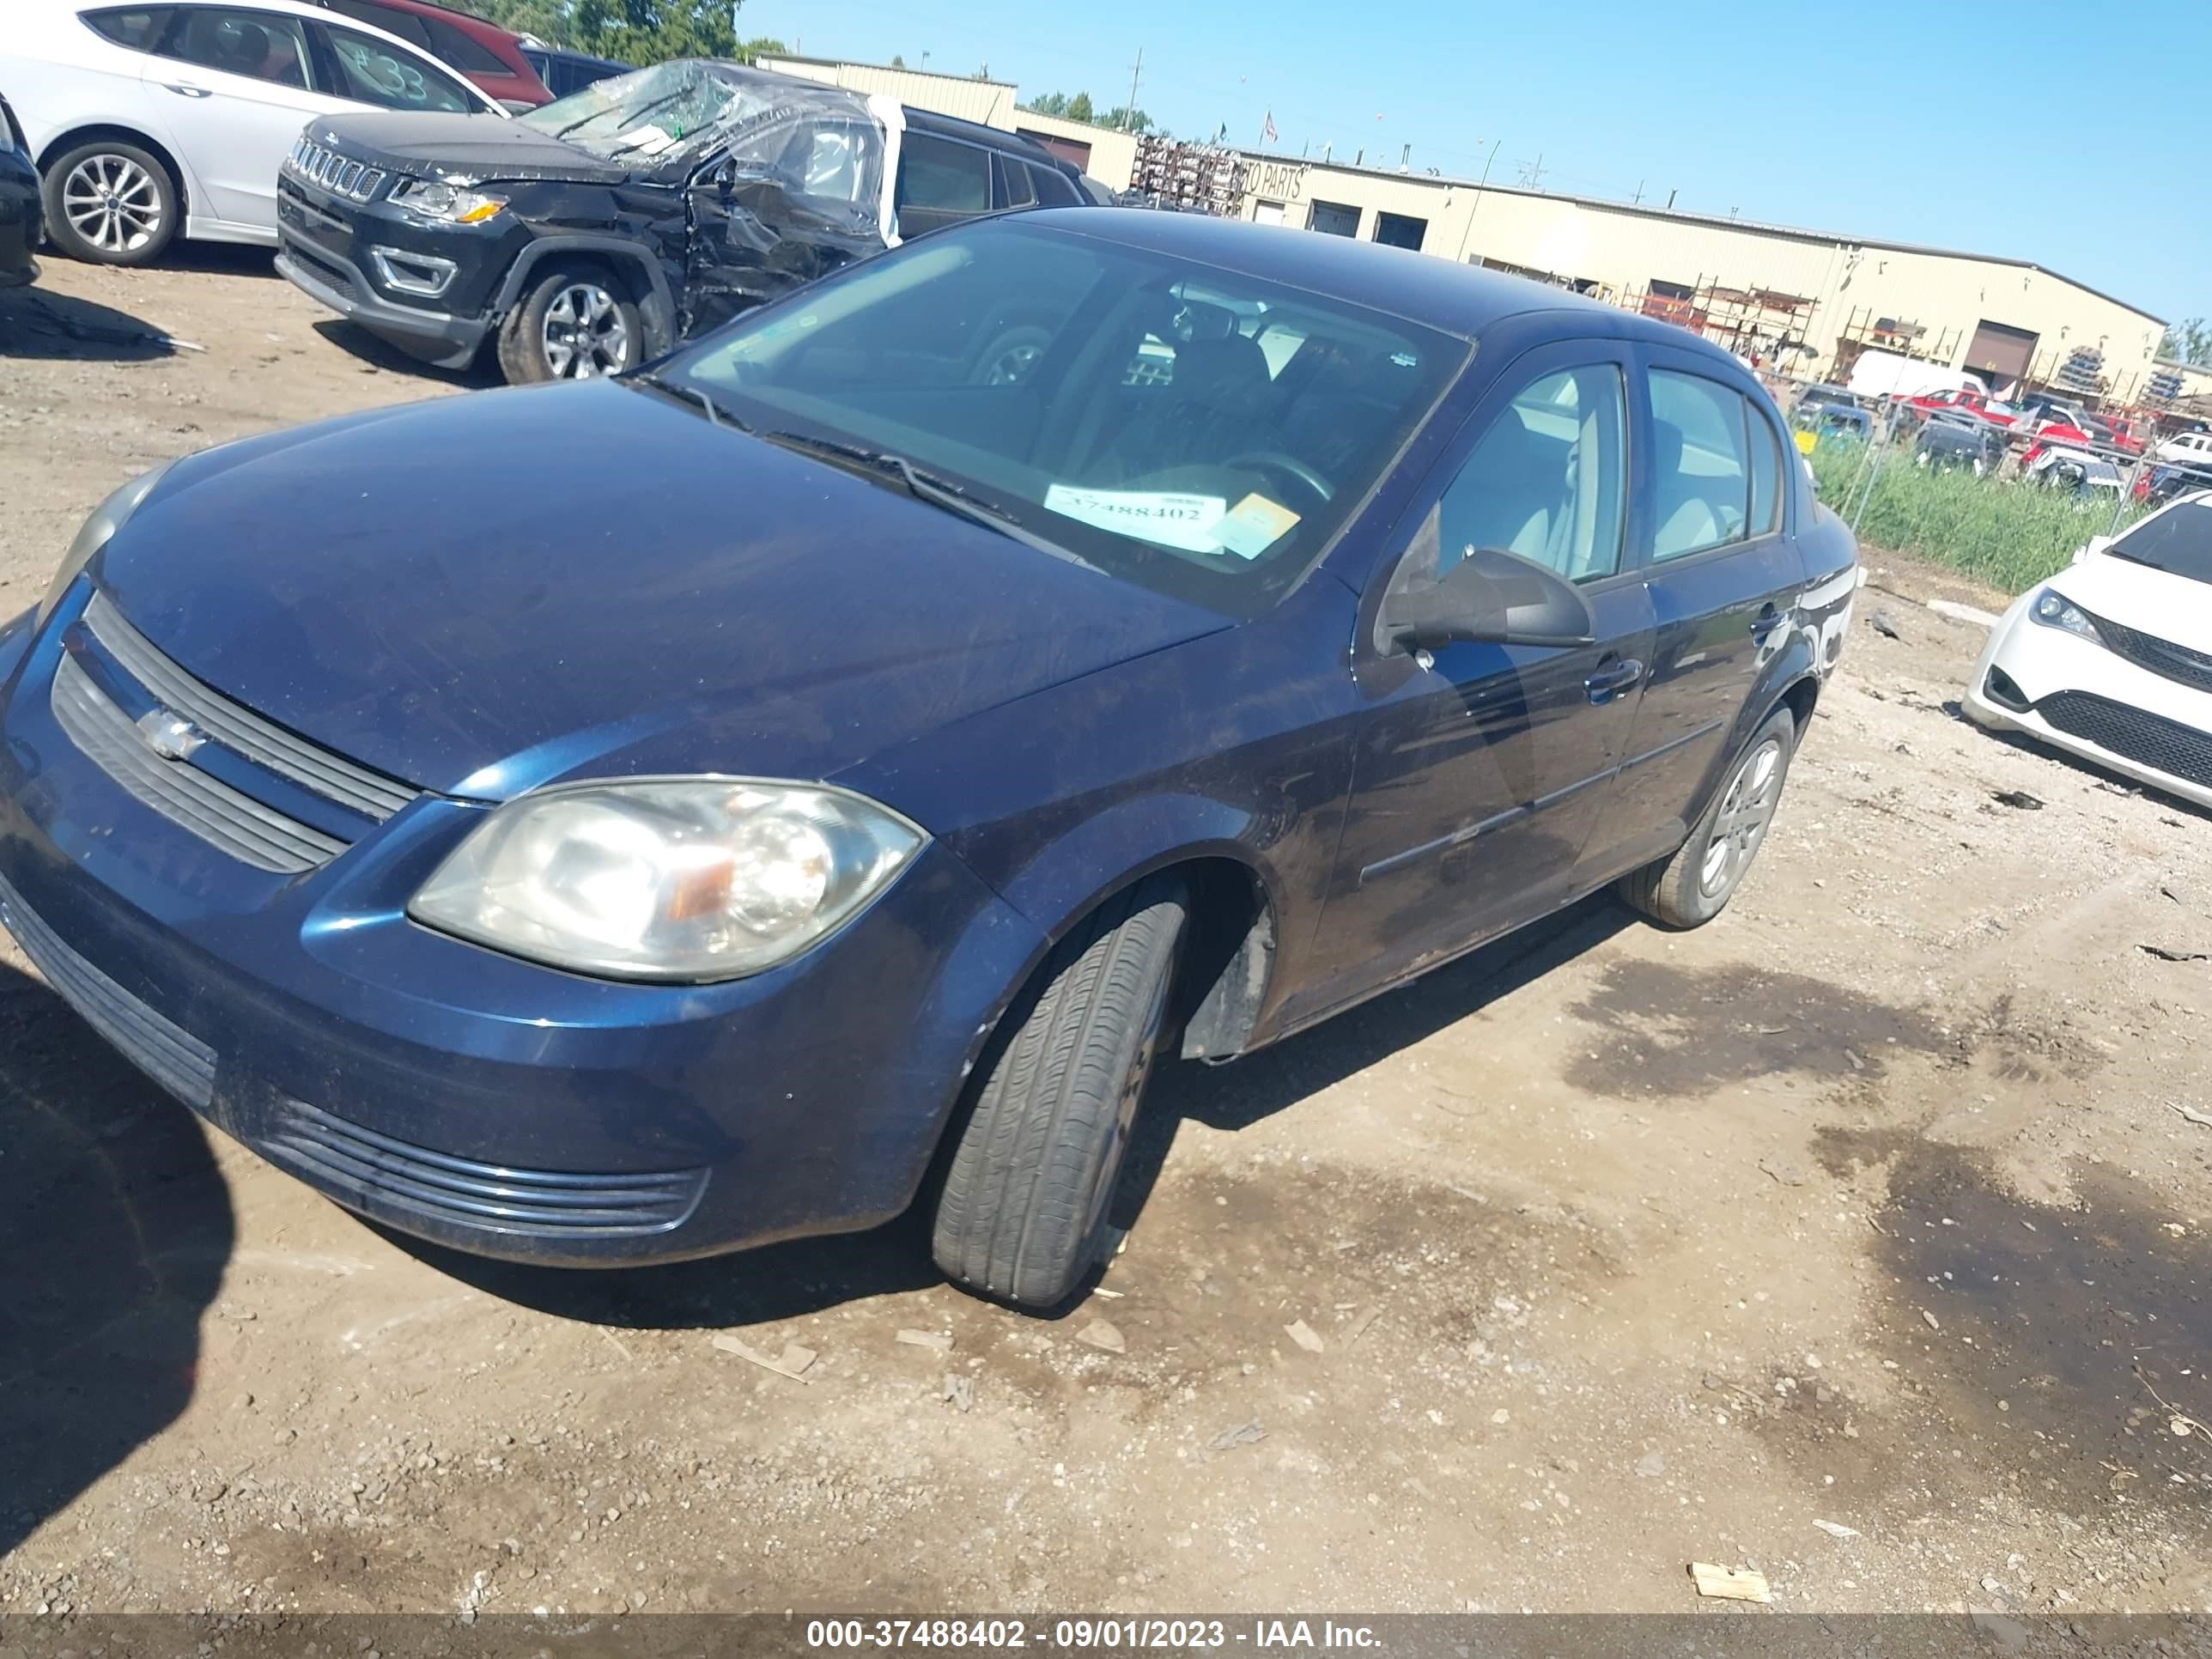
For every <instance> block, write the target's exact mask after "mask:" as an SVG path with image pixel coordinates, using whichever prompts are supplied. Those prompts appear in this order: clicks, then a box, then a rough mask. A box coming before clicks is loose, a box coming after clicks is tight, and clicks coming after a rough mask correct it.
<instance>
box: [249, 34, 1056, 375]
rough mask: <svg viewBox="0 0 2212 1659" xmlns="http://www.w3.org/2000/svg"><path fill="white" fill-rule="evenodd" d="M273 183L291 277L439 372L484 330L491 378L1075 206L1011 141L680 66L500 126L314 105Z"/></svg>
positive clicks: (703, 319)
mask: <svg viewBox="0 0 2212 1659" xmlns="http://www.w3.org/2000/svg"><path fill="white" fill-rule="evenodd" d="M276 188H277V196H276V214H277V237H278V240H279V244H280V248H279V252H278V253H277V256H276V268H277V269H278V270H281V271H283V273H284V275H285V276H289V278H291V280H292V281H293V282H294V283H296V284H298V286H299V287H301V289H305V290H306V291H307V293H309V294H311V295H313V296H314V297H315V298H316V299H318V300H319V301H322V302H323V303H324V304H325V305H327V306H329V307H331V309H333V310H335V311H337V312H340V313H343V314H344V315H345V316H347V317H349V318H350V319H353V320H354V321H355V322H356V323H359V324H361V325H362V326H363V327H364V328H367V329H369V330H371V331H374V333H377V334H379V335H381V336H383V337H385V338H386V339H389V340H391V341H392V342H394V343H397V344H398V345H399V346H401V347H402V348H404V349H406V350H407V351H409V352H410V353H412V354H413V355H415V356H418V357H422V358H423V359H425V360H427V361H428V362H434V363H438V364H441V365H443V366H445V367H447V368H459V367H461V366H463V365H465V364H466V363H468V362H471V361H472V360H473V359H474V358H475V356H476V355H477V351H478V349H480V348H481V347H482V346H483V342H484V340H485V339H486V338H487V337H493V338H495V339H496V341H497V350H498V356H499V364H500V368H501V370H502V371H503V372H504V373H505V374H506V376H507V379H508V380H513V381H524V380H555V379H562V378H570V379H578V380H582V379H588V378H591V377H592V376H595V375H600V374H613V373H615V372H617V371H618V370H621V369H624V368H631V367H634V366H635V364H637V363H640V362H643V361H644V360H645V359H647V358H648V357H653V356H659V354H660V353H662V352H664V351H666V350H668V349H670V348H671V347H672V346H674V345H675V344H676V343H678V341H681V340H683V339H685V338H687V337H690V336H691V335H693V334H695V333H697V332H698V331H701V330H702V329H707V328H711V327H713V326H714V325H716V324H718V323H721V322H724V321H726V320H727V319H729V318H731V317H733V316H735V315H736V314H737V313H739V312H741V311H744V310H745V309H747V308H749V307H752V306H755V305H757V304H759V303H760V302H761V301H763V300H767V299H770V298H773V297H774V296H775V295H779V294H781V293H783V292H785V291H786V290H787V289H791V288H793V287H796V286H797V285H798V284H799V283H805V282H808V281H811V279H813V278H814V277H817V276H822V275H823V274H824V273H826V272H828V271H830V270H835V269H836V268H837V267H838V266H839V265H842V264H846V263H848V261H850V260H854V259H858V258H865V257H866V256H867V255H868V254H871V253H875V252H881V251H882V250H883V249H884V248H886V247H892V246H896V245H897V244H898V242H899V241H900V240H902V237H907V236H912V235H914V234H916V233H918V232H920V231H922V230H925V229H933V228H936V227H937V226H939V225H943V224H948V223H951V222H953V221H955V220H957V219H964V218H969V217H973V216H975V215H978V214H982V213H989V212H994V211H999V210H1006V209H1013V208H1026V207H1037V206H1058V205H1066V206H1073V205H1075V204H1078V203H1079V200H1080V199H1081V197H1080V196H1079V192H1078V190H1077V187H1076V184H1075V181H1074V180H1073V179H1072V178H1071V177H1070V176H1069V173H1068V172H1067V170H1066V168H1065V167H1063V166H1062V165H1061V164H1060V162H1058V161H1054V159H1053V157H1052V156H1051V155H1048V154H1047V153H1046V152H1045V151H1044V150H1043V149H1042V148H1040V147H1039V146H1037V145H1036V144H1033V143H1030V141H1029V140H1027V139H1025V138H1018V137H1015V136H1014V135H1012V133H1006V132H1000V131H996V130H995V129H994V128H990V127H985V126H979V125H975V124H974V123H972V122H968V121H959V120H955V119H952V118H950V117H947V116H942V115H934V114H931V113H928V112H925V111H921V110H915V109H910V108H908V107H907V106H903V105H901V104H899V103H897V102H896V101H894V100H890V99H886V98H882V97H868V96H864V95H862V94H859V93H854V92H848V91H845V90H843V89H842V88H836V87H825V86H819V85H817V84H816V83H814V82H811V81H800V80H795V79H793V78H791V77H789V76H781V75H770V74H768V73H766V72H764V71H762V70H751V69H747V68H744V67H743V66H742V65H739V64H730V63H724V62H721V61H719V60H709V59H700V58H681V59H678V60H676V61H674V62H672V63H666V64H656V65H654V66H653V68H651V69H645V70H637V71H636V72H635V73H634V74H630V75H623V76H617V77H615V78H614V79H612V80H608V81H602V82H599V83H598V84H596V85H594V86H591V87H587V88H585V89H584V90H583V91H581V92H579V93H576V94H573V95H571V96H569V97H567V98H562V99H557V100H555V101H554V102H552V103H550V104H547V105H545V106H544V107H542V108H540V109H537V110H533V111H532V112H530V113H528V114H526V115H524V116H521V117H519V118H516V119H513V120H505V119H501V118H500V117H498V116H495V115H433V114H415V113H401V112H377V113H373V114H359V115H341V116H333V117H328V118H323V119H320V120H318V121H315V122H313V123H311V124H309V125H308V127H307V131H305V132H304V133H302V134H301V138H300V142H299V143H298V144H297V145H296V146H295V148H294V149H293V152H292V154H291V155H290V157H289V159H288V160H287V161H285V163H284V166H283V171H282V173H280V174H279V176H278V179H277V186H276Z"/></svg>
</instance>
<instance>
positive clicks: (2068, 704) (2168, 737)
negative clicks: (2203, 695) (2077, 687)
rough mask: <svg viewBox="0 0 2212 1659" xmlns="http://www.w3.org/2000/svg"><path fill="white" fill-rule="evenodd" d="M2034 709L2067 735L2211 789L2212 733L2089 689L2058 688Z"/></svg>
mask: <svg viewBox="0 0 2212 1659" xmlns="http://www.w3.org/2000/svg"><path fill="white" fill-rule="evenodd" d="M2035 712H2036V713H2037V714H2040V715H2042V716H2043V718H2044V719H2045V720H2049V721H2050V722H2051V725H2052V726H2054V727H2056V728H2057V730H2059V731H2061V732H2065V733H2066V734H2067V735H2068V736H2069V737H2075V738H2081V740H2082V741H2083V742H2085V743H2093V744H2096V745H2097V747H2098V748H2100V749H2102V750H2107V751H2109V752H2110V753H2112V754H2115V755H2118V756H2119V757H2121V758H2122V759H2123V760H2130V761H2133V762H2134V763H2136V765H2138V766H2148V767H2149V768H2151V769H2153V770H2154V771H2159V772H2164V773H2166V774H2167V775H2170V776H2172V777H2177V778H2182V779H2185V780H2186V781H2189V782H2191V783H2193V784H2196V785H2197V786H2199V787H2203V788H2207V789H2212V735H2209V734H2207V733H2205V732H2199V731H2197V729H2196V728H2195V727H2193V726H2184V725H2182V724H2181V723H2180V722H2179V720H2166V719H2165V718H2163V717H2162V716H2160V715H2157V714H2147V713H2145V712H2144V711H2143V710H2142V709H2140V708H2130V707H2128V705H2127V704H2125V703H2124V702H2113V701H2112V699H2111V698H2109V697H2100V696H2093V695H2091V694H2090V693H2089V692H2087V691H2060V692H2057V693H2055V694H2053V695H2052V696H2048V697H2045V699H2044V700H2043V701H2042V702H2039V703H2038V704H2036V706H2035Z"/></svg>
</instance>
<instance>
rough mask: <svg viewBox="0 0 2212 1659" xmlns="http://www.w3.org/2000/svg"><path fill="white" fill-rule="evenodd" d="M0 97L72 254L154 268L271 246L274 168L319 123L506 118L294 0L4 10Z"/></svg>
mask: <svg viewBox="0 0 2212 1659" xmlns="http://www.w3.org/2000/svg"><path fill="white" fill-rule="evenodd" d="M4 9H5V10H6V12H7V22H6V25H5V27H0V88H6V89H7V93H8V99H9V103H10V104H12V105H13V106H15V118H16V119H17V120H18V121H19V122H20V123H21V125H22V128H23V135H24V137H25V138H26V139H27V141H28V143H27V147H28V149H29V150H30V152H31V156H32V159H33V161H36V162H37V164H38V167H39V172H40V178H41V179H42V180H43V190H44V194H45V197H46V234H47V235H48V236H49V237H51V238H52V240H53V242H54V245H55V246H57V247H58V248H59V249H61V251H62V252H64V253H68V254H71V255H73V256H74V257H76V258H80V259H88V260H93V261H95V262H97V263H99V264H114V265H143V264H147V263H148V262H149V261H150V260H153V259H155V258H159V257H160V255H161V251H162V250H163V249H164V248H166V247H167V246H168V245H169V243H170V241H171V240H172V239H173V238H174V237H177V236H179V235H182V236H185V237H191V238H199V239H203V240H208V241H212V242H253V243H259V244H262V245H264V246H275V245H276V169H277V168H278V167H280V166H281V165H282V164H283V161H284V158H285V157H286V156H287V155H290V154H291V151H292V147H293V145H295V143H299V141H300V129H301V128H302V127H303V126H305V125H307V123H308V122H309V121H311V120H313V119H314V118H316V117H318V116H322V115H334V114H337V113H339V112H343V111H349V110H358V109H404V110H447V111H453V112H463V113H470V114H477V113H485V112H489V113H493V114H504V113H505V112H504V111H503V110H501V108H500V106H498V105H497V104H496V103H495V102H493V101H492V100H491V99H489V97H487V96H486V95H485V94H483V93H482V92H480V91H478V90H477V88H475V87H473V86H471V85H470V83H469V82H467V81H465V80H464V79H462V78H461V76H458V75H456V74H454V73H453V70H449V69H447V67H446V66H445V65H443V64H441V63H439V62H438V60H437V59H436V58H432V57H430V56H429V55H428V54H427V53H425V52H422V51H420V50H419V49H417V48H416V47H414V46H410V45H408V44H407V42H405V41H404V40H399V39H398V38H396V37H395V36H392V35H390V34H387V33H385V32H384V31H383V30H381V29H379V28H373V27H369V26H368V25H367V24H363V23H356V22H355V21H352V20H351V19H349V18H342V17H337V16H334V15H332V14H331V13H330V12H328V11H325V10H324V9H321V8H319V7H317V6H309V5H303V4H300V3H297V0H240V3H229V4H217V3H211V0H149V3H146V4H141V5H112V4H102V3H100V0H93V3H89V4H88V3H86V0H7V3H6V6H5V8H4Z"/></svg>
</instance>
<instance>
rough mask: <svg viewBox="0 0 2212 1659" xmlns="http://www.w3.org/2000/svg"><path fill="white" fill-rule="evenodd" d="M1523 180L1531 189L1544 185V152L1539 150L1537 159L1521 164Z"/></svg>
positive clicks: (1537, 188) (1538, 188)
mask: <svg viewBox="0 0 2212 1659" xmlns="http://www.w3.org/2000/svg"><path fill="white" fill-rule="evenodd" d="M1521 182H1522V184H1523V185H1526V186H1527V187H1528V189H1530V190H1541V189H1543V187H1544V152H1543V151H1542V150H1541V149H1540V150H1538V151H1537V152H1536V159H1535V160H1534V161H1523V162H1522V164H1521Z"/></svg>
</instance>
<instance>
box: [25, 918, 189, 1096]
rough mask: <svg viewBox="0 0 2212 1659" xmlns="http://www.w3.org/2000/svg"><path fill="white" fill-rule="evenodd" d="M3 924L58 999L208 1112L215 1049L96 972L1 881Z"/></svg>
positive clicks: (157, 1078)
mask: <svg viewBox="0 0 2212 1659" xmlns="http://www.w3.org/2000/svg"><path fill="white" fill-rule="evenodd" d="M0 921H4V922H6V923H7V925H8V931H9V933H13V934H15V942H16V943H17V944H18V945H21V946H22V947H23V954H24V955H25V956H27V957H30V959H31V961H32V962H33V963H34V964H35V965H36V966H37V968H38V970H39V971H40V973H41V974H43V975H46V983H47V984H48V985H51V986H52V987H53V989H54V993H55V994H56V995H58V996H59V997H60V998H61V999H62V1000H63V1001H64V1002H66V1003H68V1004H69V1006H70V1007H72V1008H74V1009H76V1011H77V1012H78V1013H80V1014H82V1015H83V1016H84V1019H85V1023H86V1024H88V1025H90V1026H91V1027H92V1028H93V1030H95V1031H98V1032H99V1033H100V1036H104V1037H106V1039H107V1040H108V1041H109V1042H112V1043H113V1044H114V1045H115V1046H116V1048H119V1049H120V1050H122V1053H123V1057H124V1058H125V1060H129V1061H130V1062H131V1064H132V1065H134V1066H137V1068H138V1069H139V1070H140V1071H142V1072H143V1073H146V1075H147V1076H149V1077H150V1078H152V1079H154V1081H155V1082H156V1083H158V1084H160V1085H161V1086H162V1087H163V1088H164V1089H167V1091H169V1092H170V1093H171V1094H173V1095H174V1096H176V1097H177V1098H178V1099H179V1100H181V1101H183V1102H184V1103H185V1104H186V1105H187V1106H195V1107H197V1108H198V1109H200V1110H202V1111H205V1110H206V1109H208V1103H209V1102H210V1101H211V1100H213V1099H214V1098H215V1050H214V1049H212V1048H209V1047H208V1046H207V1044H206V1043H204V1042H201V1041H200V1040H199V1039H198V1038H197V1037H196V1036H192V1034H191V1032H189V1031H187V1030H185V1029H184V1028H183V1027H182V1026H180V1025H177V1024H173V1023H172V1022H170V1021H168V1020H166V1019H164V1018H161V1015H159V1014H157V1013H155V1012H154V1011H153V1010H152V1009H151V1008H149V1007H148V1006H146V1005H145V1004H144V1003H143V1002H141V1001H139V1000H138V999H137V997H134V996H132V995H131V993H130V992H128V991H126V990H125V989H124V988H123V987H121V986H120V985H118V984H117V983H116V982H115V981H113V980H112V979H110V978H109V977H108V976H107V975H106V974H103V973H101V972H100V969H97V968H95V967H94V966H93V965H92V964H91V963H88V962H87V961H86V960H85V959H84V958H83V957H81V956H79V955H78V954H77V953H76V951H73V950H71V949H70V947H69V946H68V945H66V944H64V943H63V941H62V939H61V937H60V936H59V935H58V934H57V933H55V932H54V930H53V929H52V928H51V927H47V926H46V923H45V922H43V921H40V919H39V918H38V916H37V915H34V914H33V912H32V911H31V910H30V909H29V908H27V906H26V905H25V904H24V902H23V900H22V896H21V895H20V894H18V893H17V892H16V891H15V889H14V888H13V887H11V886H10V885H9V884H8V881H7V879H6V878H4V877H0Z"/></svg>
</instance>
